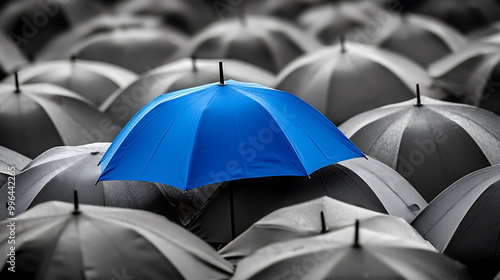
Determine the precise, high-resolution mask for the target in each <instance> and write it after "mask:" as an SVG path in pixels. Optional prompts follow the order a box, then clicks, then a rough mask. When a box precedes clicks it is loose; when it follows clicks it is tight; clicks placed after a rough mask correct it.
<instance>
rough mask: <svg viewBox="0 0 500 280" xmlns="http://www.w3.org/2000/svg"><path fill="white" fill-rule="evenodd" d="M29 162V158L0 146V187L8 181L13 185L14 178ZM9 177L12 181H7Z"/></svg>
mask: <svg viewBox="0 0 500 280" xmlns="http://www.w3.org/2000/svg"><path fill="white" fill-rule="evenodd" d="M30 161H31V159H30V158H27V157H25V156H23V155H21V154H19V153H16V152H14V151H12V150H10V149H7V148H5V147H2V146H0V187H1V186H3V185H4V184H5V183H6V182H7V181H9V180H10V181H11V182H12V184H15V179H14V176H15V175H17V174H18V173H19V172H20V171H21V170H22V169H23V168H24V167H26V165H28V163H30ZM9 177H12V178H13V179H9Z"/></svg>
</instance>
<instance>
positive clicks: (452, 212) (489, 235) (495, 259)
mask: <svg viewBox="0 0 500 280" xmlns="http://www.w3.org/2000/svg"><path fill="white" fill-rule="evenodd" d="M499 190H500V165H494V166H491V167H486V168H483V169H481V170H478V171H476V172H473V173H471V174H469V175H467V176H465V177H463V178H462V179H460V180H458V181H457V182H455V183H453V184H452V185H451V186H450V187H448V188H447V189H446V190H444V191H443V192H442V193H441V194H439V196H437V197H436V198H435V199H434V200H433V201H431V203H429V206H428V208H426V209H425V210H424V211H423V212H422V213H421V214H420V215H419V216H418V217H417V218H416V219H415V220H414V221H413V223H412V225H413V226H414V227H415V229H416V230H417V231H418V232H419V233H420V234H421V235H422V236H423V237H424V238H425V239H427V240H429V241H430V242H431V243H432V244H433V245H434V246H436V249H438V250H439V251H440V252H443V253H444V254H446V255H448V256H450V257H452V258H455V259H457V260H459V261H461V262H463V263H465V264H466V265H467V266H468V267H469V269H470V270H471V274H472V275H473V276H475V277H476V279H492V278H493V277H494V276H495V275H496V274H497V273H498V271H499V270H500V249H499V248H498V245H497V244H498V241H499V239H498V238H499V236H498V228H499V225H500V218H499V215H498V213H499V211H500V207H499V205H500V203H499V201H500V195H499V193H500V192H499Z"/></svg>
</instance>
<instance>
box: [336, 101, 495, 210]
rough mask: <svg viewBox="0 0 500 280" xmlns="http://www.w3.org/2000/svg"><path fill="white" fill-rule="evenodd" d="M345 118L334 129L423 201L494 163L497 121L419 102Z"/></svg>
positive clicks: (474, 111) (462, 108) (457, 107)
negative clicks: (391, 170)
mask: <svg viewBox="0 0 500 280" xmlns="http://www.w3.org/2000/svg"><path fill="white" fill-rule="evenodd" d="M417 102H418V101H415V100H409V101H405V102H401V103H398V104H393V105H388V106H384V107H381V108H379V109H375V110H372V111H369V112H366V113H363V114H360V115H358V116H356V117H353V118H351V119H350V120H349V121H347V122H345V123H344V124H342V126H340V129H341V130H342V131H343V132H344V133H345V134H346V135H347V136H348V137H349V138H350V139H351V140H352V141H353V142H354V143H355V144H356V145H357V146H358V147H359V148H360V149H361V150H362V151H364V152H366V153H367V154H368V155H370V156H372V157H374V158H376V159H378V160H380V161H382V162H383V163H385V164H387V165H389V166H391V167H392V168H394V169H395V170H396V171H398V173H399V174H401V175H403V177H405V178H406V179H407V180H408V182H410V184H412V185H413V187H414V188H415V189H416V190H417V191H418V192H419V193H420V194H421V195H422V196H423V197H424V198H425V199H426V200H427V201H431V200H432V199H433V198H434V197H436V196H437V195H438V194H439V193H440V192H441V191H442V190H444V189H445V188H446V187H448V186H449V185H450V184H452V183H453V182H455V181H456V180H458V179H460V178H461V177H462V176H465V175H467V174H469V173H470V172H473V171H475V170H478V169H481V168H483V167H487V166H490V165H492V164H498V163H500V117H499V116H497V115H495V114H493V113H491V112H489V111H486V110H483V109H478V108H476V107H472V106H469V105H463V104H456V103H450V102H444V101H438V100H434V99H431V98H427V97H422V99H421V105H416V104H417Z"/></svg>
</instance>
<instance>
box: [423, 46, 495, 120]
mask: <svg viewBox="0 0 500 280" xmlns="http://www.w3.org/2000/svg"><path fill="white" fill-rule="evenodd" d="M429 74H430V75H431V76H432V77H433V78H434V79H435V80H436V85H437V86H439V87H440V88H442V89H443V90H444V91H446V92H447V93H448V94H449V95H450V97H451V98H450V99H451V100H453V101H457V102H461V103H466V104H470V105H474V106H479V107H481V108H484V109H487V110H490V111H492V112H495V113H497V114H500V45H494V44H486V43H482V44H481V43H479V44H478V43H471V44H469V45H467V46H465V47H464V48H462V49H460V50H459V51H457V52H456V53H454V54H451V55H448V56H445V57H443V58H442V59H440V60H438V61H436V62H435V63H433V64H431V65H430V66H429Z"/></svg>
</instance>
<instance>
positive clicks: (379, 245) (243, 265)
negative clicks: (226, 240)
mask: <svg viewBox="0 0 500 280" xmlns="http://www.w3.org/2000/svg"><path fill="white" fill-rule="evenodd" d="M363 222H364V221H360V222H359V223H360V224H361V225H362V224H363ZM231 279H234V280H243V279H244V280H247V279H248V280H250V279H314V280H321V279H325V280H326V279H429V280H430V279H472V278H471V277H470V276H469V275H468V274H467V272H466V269H465V267H464V266H463V265H461V264H460V263H458V262H456V261H453V260H451V259H449V258H447V257H446V256H443V255H441V254H439V253H437V252H433V251H431V250H426V249H422V248H420V247H418V246H416V245H415V244H414V243H413V242H410V241H408V240H405V239H403V238H399V239H398V238H395V237H394V236H387V235H385V234H382V233H379V232H376V231H371V230H363V229H359V228H358V223H356V227H355V228H353V227H352V226H351V227H350V228H346V229H344V230H341V231H340V232H331V233H326V234H323V235H320V236H315V237H308V238H301V239H294V240H290V241H287V242H282V243H277V244H273V245H269V246H267V247H264V248H262V249H260V250H258V251H257V252H256V253H254V254H253V255H251V256H249V257H247V258H245V259H243V260H242V261H241V262H240V263H239V264H238V267H237V268H236V271H235V272H234V275H233V277H232V278H231Z"/></svg>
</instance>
